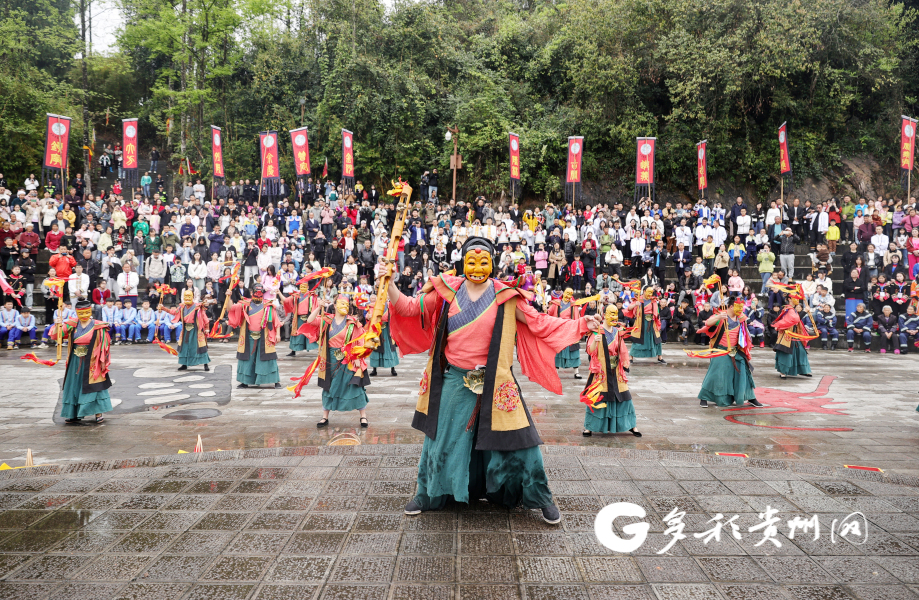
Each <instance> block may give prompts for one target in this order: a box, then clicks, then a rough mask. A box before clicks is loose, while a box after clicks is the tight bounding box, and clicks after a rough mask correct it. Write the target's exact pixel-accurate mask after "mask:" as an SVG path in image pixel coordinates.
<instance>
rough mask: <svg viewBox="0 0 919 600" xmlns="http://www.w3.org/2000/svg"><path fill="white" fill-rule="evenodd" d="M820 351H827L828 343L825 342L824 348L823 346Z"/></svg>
mask: <svg viewBox="0 0 919 600" xmlns="http://www.w3.org/2000/svg"><path fill="white" fill-rule="evenodd" d="M820 349H821V350H826V349H827V345H826V342H823V346H822V347H821V348H820Z"/></svg>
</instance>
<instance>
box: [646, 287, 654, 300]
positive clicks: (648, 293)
mask: <svg viewBox="0 0 919 600" xmlns="http://www.w3.org/2000/svg"><path fill="white" fill-rule="evenodd" d="M653 296H654V290H652V289H651V288H648V289H646V290H645V298H646V299H648V300H650V299H651V298H652V297H653Z"/></svg>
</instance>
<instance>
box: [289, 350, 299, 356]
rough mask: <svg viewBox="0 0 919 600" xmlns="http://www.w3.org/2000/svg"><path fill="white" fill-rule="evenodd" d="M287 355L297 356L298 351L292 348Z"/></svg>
mask: <svg viewBox="0 0 919 600" xmlns="http://www.w3.org/2000/svg"><path fill="white" fill-rule="evenodd" d="M287 356H297V353H296V352H294V351H293V350H291V351H290V352H288V353H287Z"/></svg>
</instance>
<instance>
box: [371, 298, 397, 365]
mask: <svg viewBox="0 0 919 600" xmlns="http://www.w3.org/2000/svg"><path fill="white" fill-rule="evenodd" d="M381 325H382V329H381V330H380V345H379V346H377V347H376V348H374V350H373V352H372V353H371V354H370V367H371V368H372V369H373V370H372V371H370V376H371V377H374V376H376V374H377V368H378V367H379V368H381V369H386V368H387V367H388V368H389V370H390V372H391V373H392V375H393V377H395V376H396V375H398V373H396V367H397V366H398V365H399V350H398V349H397V348H396V345H395V344H394V343H393V341H392V336H391V335H390V334H389V306H388V303H387V307H386V310H385V311H384V312H383V322H382V324H381Z"/></svg>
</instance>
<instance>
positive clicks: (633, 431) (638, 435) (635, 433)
mask: <svg viewBox="0 0 919 600" xmlns="http://www.w3.org/2000/svg"><path fill="white" fill-rule="evenodd" d="M629 431H631V432H632V435H634V436H635V437H641V434H640V433H638V432H637V431H635V428H634V427H632V428H631V429H629Z"/></svg>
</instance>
